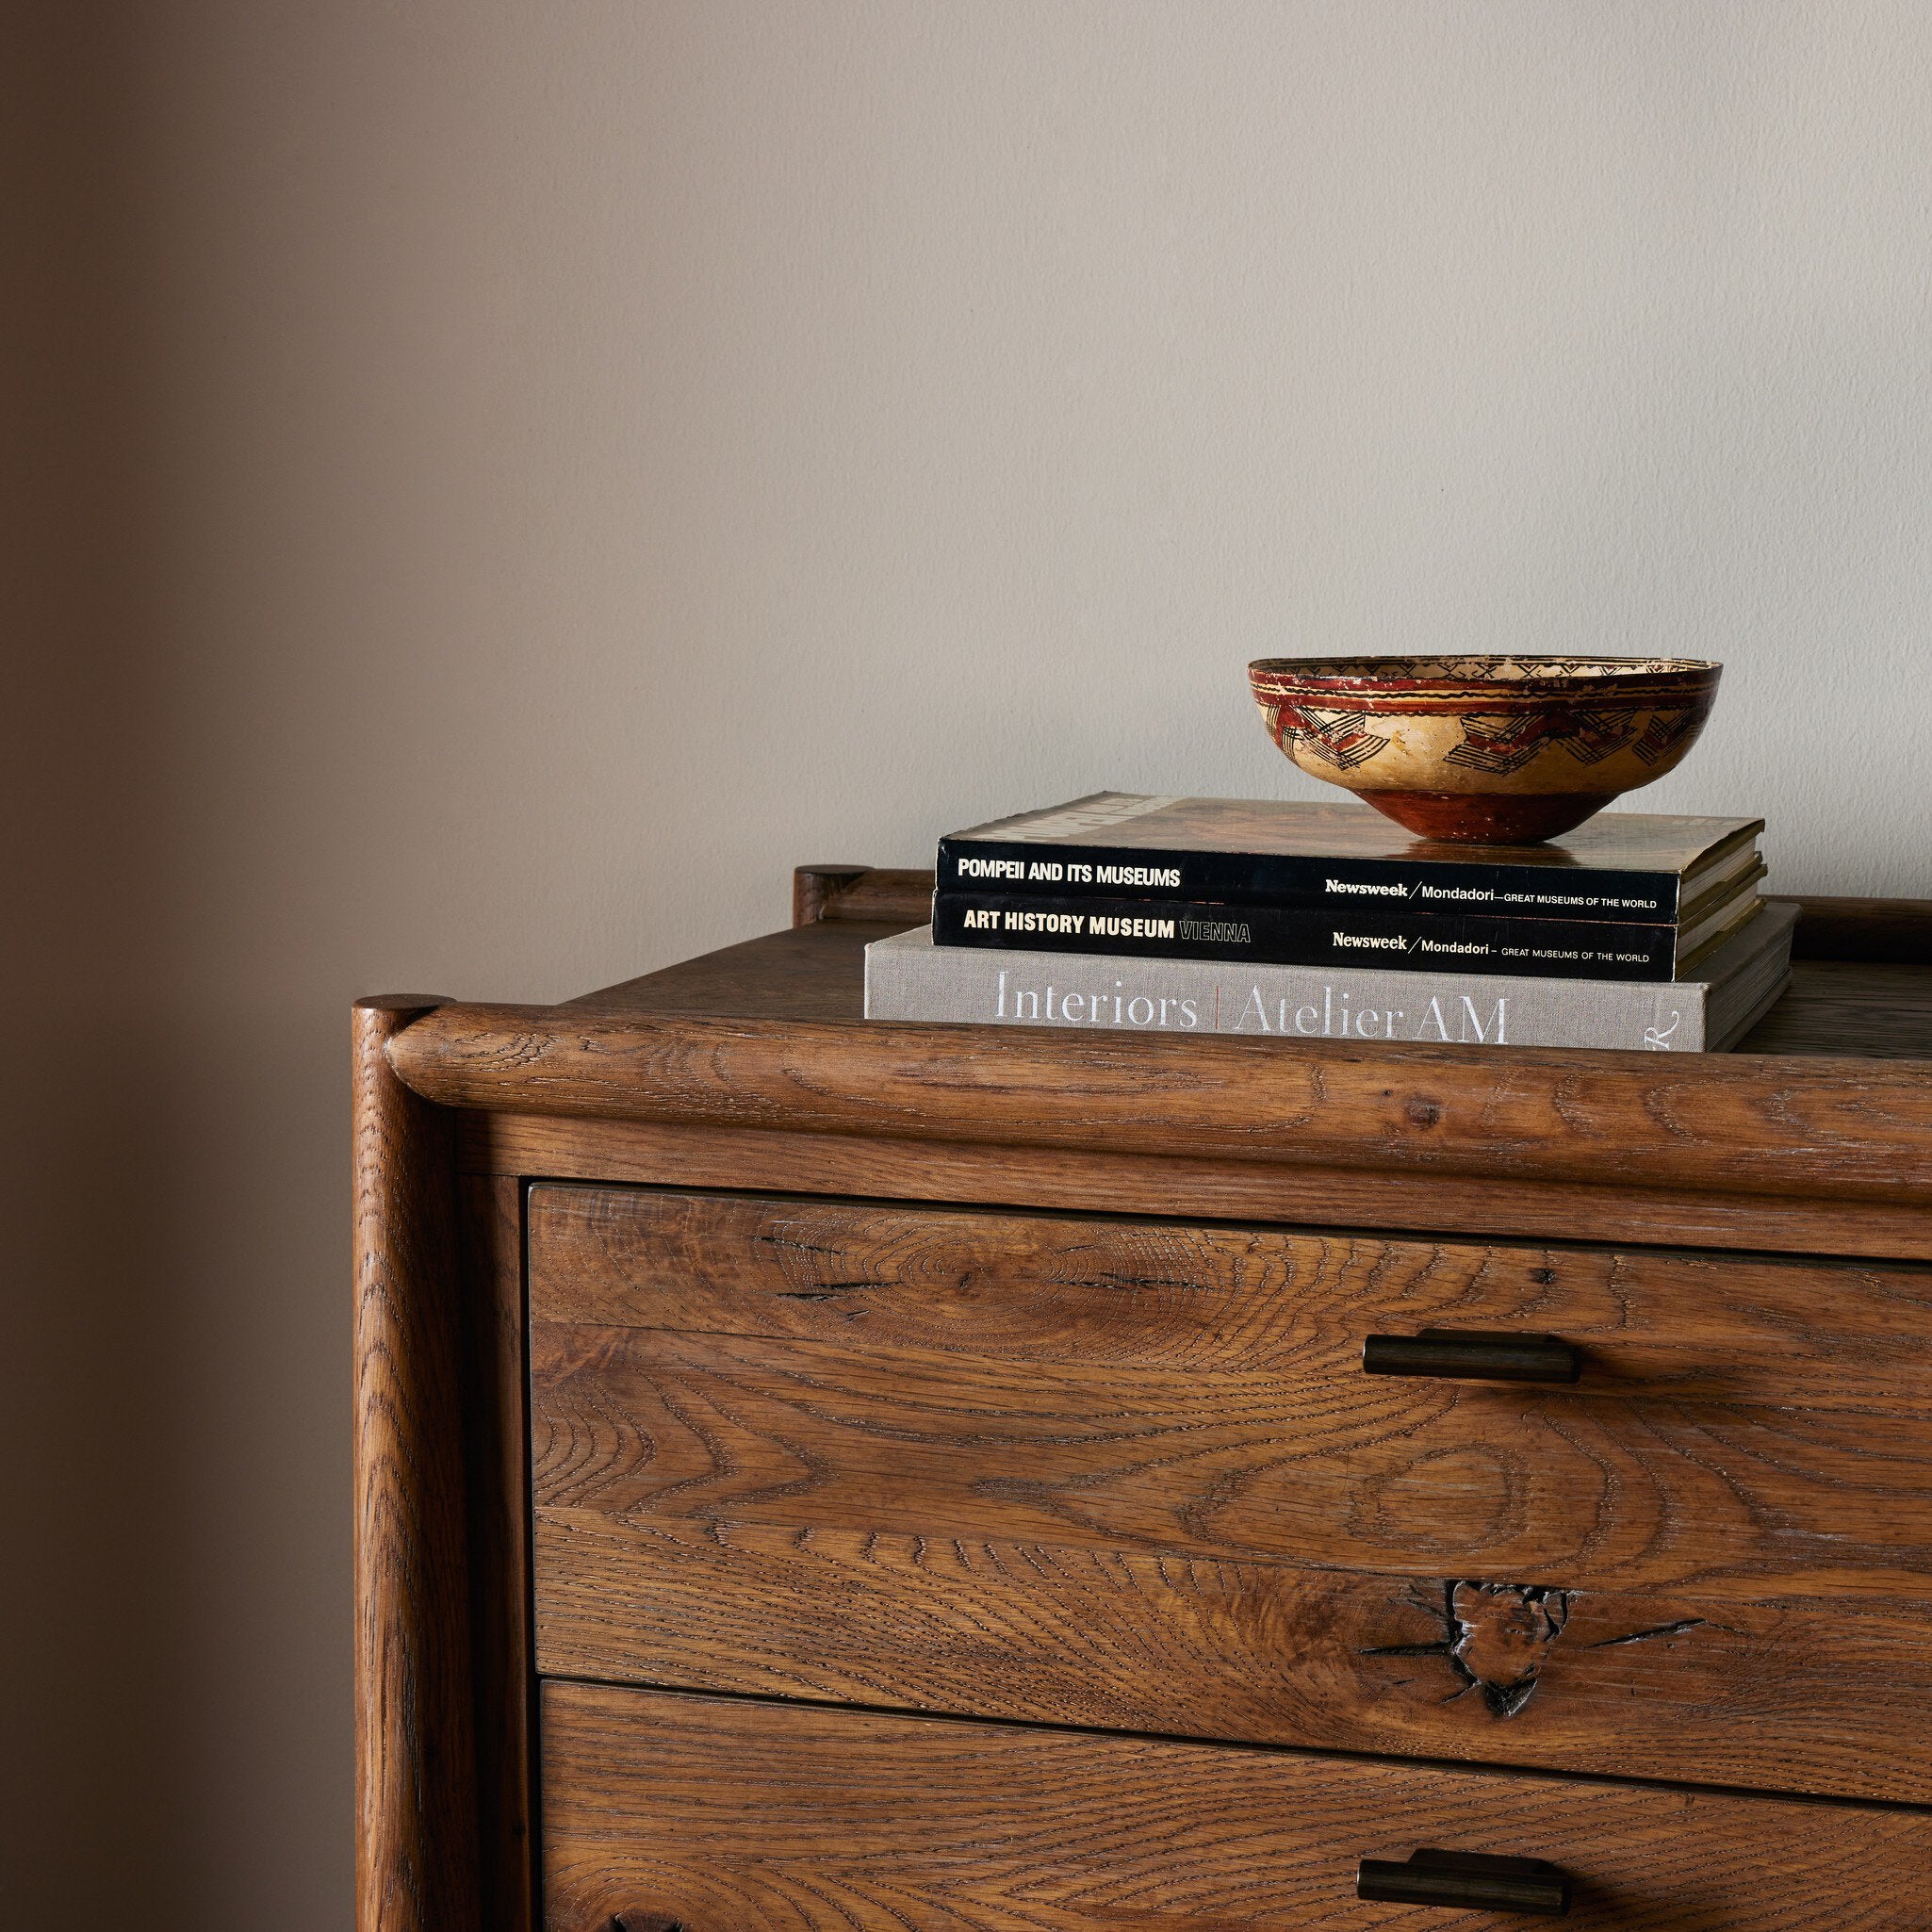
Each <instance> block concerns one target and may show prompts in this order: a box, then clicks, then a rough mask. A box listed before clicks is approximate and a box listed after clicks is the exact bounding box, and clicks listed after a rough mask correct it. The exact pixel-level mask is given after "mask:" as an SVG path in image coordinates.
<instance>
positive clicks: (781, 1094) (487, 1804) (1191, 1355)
mask: <svg viewBox="0 0 1932 1932" xmlns="http://www.w3.org/2000/svg"><path fill="white" fill-rule="evenodd" d="M930 885H931V880H930V876H929V875H919V874H911V873H883V872H871V871H866V870H863V869H861V868H857V867H816V868H808V869H806V870H804V871H802V872H801V873H800V874H799V876H798V881H797V905H796V918H795V923H794V929H793V930H791V931H789V932H785V933H779V934H775V935H773V936H772V937H770V938H768V939H763V940H758V941H753V942H751V943H750V944H747V945H742V946H736V947H732V948H730V949H729V950H727V951H725V952H722V953H717V954H714V955H712V956H711V957H710V958H704V959H700V960H696V961H693V962H691V963H689V964H687V965H683V966H679V967H676V968H673V969H672V970H670V971H668V972H664V973H659V974H652V975H650V976H649V977H647V978H645V979H640V980H636V981H633V982H631V983H630V984H629V985H625V986H620V987H615V988H613V989H611V990H610V991H604V992H600V993H594V994H591V995H589V996H588V997H586V998H583V999H581V1000H576V1001H571V1002H568V1003H566V1004H565V1005H562V1006H556V1007H497V1006H477V1005H463V1004H454V1003H449V1002H437V1001H434V1000H430V999H390V1000H378V1001H370V1002H366V1003H364V1004H363V1005H361V1006H359V1007H357V1009H356V1014H355V1040H356V1061H355V1065H356V1106H357V1116H356V1181H357V1190H356V1427H357V1443H356V1505H357V1593H358V1600H357V1623H356V1645H357V1650H356V1657H357V1678H358V1702H357V1725H358V1748H359V1779H358V1844H359V1855H358V1896H359V1915H360V1916H359V1920H358V1924H359V1926H360V1928H361V1932H378V1928H381V1932H455V1928H463V1932H472V1928H478V1927H482V1928H487V1932H531V1928H532V1927H533V1926H536V1925H543V1926H547V1927H549V1928H551V1932H647V1928H649V1932H672V1928H681V1932H834V1928H836V1932H875V1928H876V1932H888V1928H890V1932H907V1928H916V1932H926V1928H932V1932H941V1928H942V1932H968V1928H972V1932H981V1928H983V1932H1248V1928H1254V1932H1261V1928H1285V1927H1316V1926H1320V1927H1341V1928H1348V1927H1355V1926H1365V1927H1366V1926H1380V1925H1393V1924H1400V1925H1403V1926H1414V1927H1416V1928H1418V1932H1420V1928H1428V1927H1435V1926H1441V1927H1458V1928H1468V1927H1477V1926H1507V1925H1514V1924H1525V1923H1527V1922H1528V1920H1529V1919H1531V1918H1532V1917H1537V1916H1553V1915H1556V1914H1558V1913H1560V1912H1563V1911H1564V1910H1567V1914H1568V1916H1569V1917H1570V1918H1571V1919H1572V1921H1574V1922H1576V1923H1578V1924H1586V1925H1591V1926H1619V1927H1631V1928H1635V1927H1654V1928H1660V1932H1662V1928H1669V1932H1689V1928H1711V1932H1716V1928H1720V1927H1722V1928H1727V1932H1771V1928H1774V1927H1776V1928H1798V1927H1804V1928H1826V1927H1829V1928H1833V1932H1845V1928H1858V1932H1879V1928H1902V1927H1919V1928H1926V1927H1932V1268H1928V1266H1927V1264H1928V1263H1932V909H1927V908H1924V907H1907V906H1898V905H1877V904H1872V903H1866V902H1846V901H1814V902H1809V903H1808V904H1807V906H1806V909H1805V916H1804V918H1803V920H1802V922H1801V925H1800V927H1799V934H1800V939H1799V946H1800V952H1801V954H1802V955H1803V956H1804V957H1803V958H1802V960H1801V962H1800V964H1799V966H1798V968H1797V980H1796V984H1795V986H1794V988H1793V991H1792V993H1791V994H1789V995H1788V996H1787V998H1786V999H1785V1000H1784V1002H1783V1003H1782V1004H1781V1005H1780V1006H1779V1007H1777V1008H1776V1010H1775V1011H1774V1012H1773V1014H1772V1015H1771V1016H1770V1017H1769V1018H1768V1019H1767V1020H1766V1021H1765V1022H1764V1023H1762V1024H1761V1025H1760V1028H1759V1029H1758V1031H1757V1032H1756V1033H1755V1034H1754V1035H1753V1036H1752V1037H1751V1039H1750V1040H1749V1041H1747V1042H1746V1045H1745V1048H1744V1051H1743V1052H1741V1053H1739V1054H1737V1055H1733V1056H1670V1055H1638V1054H1623V1053H1563V1052H1552V1051H1545V1050H1541V1049H1523V1050H1511V1051H1495V1050H1484V1049H1481V1048H1476V1049H1469V1048H1461V1047H1414V1048H1402V1049H1389V1048H1384V1047H1382V1046H1379V1045H1376V1044H1373V1043H1366V1044H1360V1045H1357V1044H1349V1043H1343V1042H1306V1043H1302V1042H1297V1043H1285V1042H1278V1041H1273V1040H1229V1039H1213V1040H1188V1039H1184V1038H1173V1037H1148V1036H1142V1035H1131V1034H1123V1033H1093V1034H1079V1033H1073V1032H1063V1031H1050V1030H1037V1029H1027V1030H1014V1031H994V1030H991V1029H984V1028H973V1027H947V1026H918V1025H880V1024H868V1023H865V1022H864V1021H863V1020H861V1018H860V954H861V949H862V947H863V945H864V944H865V942H866V941H868V940H870V939H872V938H875V937H876V936H878V935H880V934H882V933H885V932H890V931H894V930H899V929H902V928H904V927H905V926H908V925H915V924H918V923H919V922H920V921H921V920H922V918H923V917H924V910H925V908H924V899H925V893H926V892H929V890H930Z"/></svg>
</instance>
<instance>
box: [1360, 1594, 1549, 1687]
mask: <svg viewBox="0 0 1932 1932" xmlns="http://www.w3.org/2000/svg"><path fill="white" fill-rule="evenodd" d="M1570 1596H1571V1592H1569V1591H1567V1590H1556V1589H1551V1588H1549V1587H1548V1586H1547V1585H1545V1584H1541V1583H1486V1582H1482V1581H1480V1580H1475V1579H1471V1578H1454V1577H1451V1578H1447V1579H1445V1580H1444V1581H1443V1584H1442V1596H1441V1599H1440V1601H1435V1600H1433V1599H1432V1598H1429V1597H1425V1596H1416V1595H1413V1594H1412V1595H1410V1596H1407V1597H1405V1598H1402V1599H1400V1600H1401V1601H1404V1602H1407V1603H1409V1604H1412V1605H1414V1607H1415V1608H1416V1609H1417V1610H1420V1611H1423V1612H1425V1613H1428V1614H1429V1615H1430V1616H1433V1617H1434V1618H1435V1619H1436V1621H1437V1622H1438V1623H1440V1624H1441V1626H1442V1630H1443V1634H1442V1636H1441V1637H1440V1638H1439V1639H1438V1640H1437V1641H1436V1642H1435V1643H1433V1644H1384V1645H1374V1646H1372V1647H1371V1648H1368V1649H1365V1650H1364V1651H1363V1652H1362V1653H1361V1654H1362V1655H1363V1656H1365V1657H1440V1658H1441V1659H1443V1661H1444V1662H1446V1663H1448V1665H1449V1668H1450V1670H1451V1671H1453V1672H1454V1673H1455V1675H1456V1676H1457V1677H1459V1678H1461V1679H1462V1683H1461V1685H1460V1686H1459V1687H1458V1688H1457V1689H1455V1690H1453V1691H1451V1692H1450V1693H1449V1695H1448V1696H1447V1697H1445V1698H1444V1699H1443V1700H1442V1701H1443V1702H1444V1703H1445V1704H1453V1703H1454V1702H1455V1701H1456V1700H1457V1699H1458V1698H1459V1697H1466V1696H1467V1695H1469V1693H1470V1692H1471V1691H1475V1692H1478V1693H1480V1694H1481V1695H1482V1704H1483V1708H1484V1709H1485V1710H1487V1711H1488V1712H1489V1714H1490V1715H1491V1716H1492V1717H1496V1718H1510V1717H1514V1716H1515V1715H1516V1714H1517V1713H1518V1712H1519V1711H1522V1710H1523V1709H1524V1707H1525V1706H1526V1705H1527V1704H1528V1703H1529V1702H1530V1700H1531V1697H1533V1696H1534V1695H1536V1685H1537V1682H1538V1679H1539V1678H1540V1677H1541V1674H1542V1670H1543V1666H1544V1664H1545V1663H1547V1662H1548V1660H1549V1654H1550V1652H1551V1650H1552V1649H1553V1648H1554V1647H1555V1645H1556V1643H1557V1640H1558V1639H1559V1638H1560V1637H1561V1636H1562V1635H1563V1632H1564V1625H1565V1624H1566V1623H1567V1622H1568V1621H1569V1614H1570Z"/></svg>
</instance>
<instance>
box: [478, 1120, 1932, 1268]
mask: <svg viewBox="0 0 1932 1932" xmlns="http://www.w3.org/2000/svg"><path fill="white" fill-rule="evenodd" d="M458 1136H459V1150H460V1152H459V1158H460V1160H461V1161H462V1163H463V1165H464V1167H465V1170H466V1171H469V1172H473V1173H479V1174H504V1175H513V1174H514V1175H531V1176H535V1175H549V1176H554V1177H556V1178H559V1179H564V1178H569V1177H573V1176H575V1177H580V1178H582V1179H585V1180H608V1181H628V1182H638V1183H643V1184H647V1185H656V1186H669V1187H729V1188H751V1189H761V1188H762V1189H782V1190H786V1191H791V1192H795V1193H805V1194H817V1193H824V1194H844V1195H852V1194H866V1195H873V1196H876V1197H879V1198H881V1199H898V1200H906V1201H921V1202H958V1203H989V1204H998V1205H1009V1206H1013V1207H1047V1208H1074V1209H1084V1210H1088V1211H1092V1212H1100V1213H1118V1212H1119V1211H1120V1210H1121V1209H1122V1208H1123V1207H1131V1208H1133V1209H1135V1210H1137V1211H1138V1212H1140V1213H1144V1214H1153V1215H1167V1216H1173V1217H1186V1218H1187V1219H1190V1220H1239V1221H1249V1222H1253V1221H1277V1222H1299V1223H1302V1224H1304V1225H1309V1226H1316V1227H1321V1226H1327V1227H1381V1228H1386V1229H1391V1230H1400V1229H1411V1230H1414V1231H1415V1232H1416V1233H1418V1234H1425V1235H1440V1234H1445V1233H1456V1232H1463V1233H1468V1234H1476V1235H1490V1236H1518V1237H1523V1238H1527V1239H1530V1240H1547V1239H1560V1240H1585V1241H1616V1242H1623V1243H1629V1242H1632V1241H1643V1242H1650V1243H1653V1244H1657V1245H1673V1246H1682V1247H1696V1248H1728V1249H1757V1250H1773V1251H1782V1252H1786V1253H1793V1254H1807V1253H1809V1254H1843V1255H1886V1256H1891V1257H1892V1258H1894V1259H1900V1260H1932V1214H1927V1213H1926V1212H1925V1211H1924V1208H1923V1207H1914V1206H1906V1205H1891V1204H1888V1203H1880V1202H1870V1201H1861V1202H1847V1201H1832V1200H1815V1201H1805V1200H1797V1199H1793V1198H1792V1197H1790V1196H1773V1195H1765V1194H1757V1195H1751V1194H1728V1195H1726V1194H1711V1193H1701V1194H1699V1193H1691V1192H1687V1191H1685V1190H1683V1189H1678V1188H1659V1187H1651V1188H1645V1190H1644V1191H1643V1192H1642V1193H1641V1194H1633V1193H1632V1192H1631V1191H1630V1190H1629V1189H1626V1188H1620V1187H1616V1186H1614V1185H1610V1184H1608V1179H1607V1182H1606V1185H1601V1186H1596V1187H1587V1186H1581V1185H1571V1184H1564V1183H1556V1182H1524V1181H1499V1180H1483V1179H1482V1178H1480V1177H1469V1176H1459V1175H1448V1174H1409V1173H1364V1172H1359V1171H1349V1170H1345V1169H1340V1168H1298V1167H1295V1166H1292V1165H1289V1164H1285V1163H1284V1164H1282V1165H1279V1166H1276V1165H1262V1164H1260V1163H1257V1162H1253V1161H1214V1160H1188V1159H1183V1158H1180V1157H1176V1156H1154V1155H1148V1154H1105V1153H1096V1152H1083V1151H1080V1150H1075V1149H1068V1148H1041V1147H1029V1148H1000V1147H991V1146H972V1145H967V1144H965V1143H962V1142H958V1141H930V1140H928V1141H912V1140H865V1139H861V1138H857V1137H855V1136H853V1135H849V1134H797V1133H787V1132H783V1131H767V1130H761V1129H747V1128H730V1127H725V1128H719V1127H689V1126H671V1125H667V1124H664V1123H662V1122H647V1121H574V1120H568V1119H561V1118H560V1119H550V1118H542V1117H536V1116H528V1115H519V1114H479V1113H464V1114H462V1115H461V1116H459V1125H458Z"/></svg>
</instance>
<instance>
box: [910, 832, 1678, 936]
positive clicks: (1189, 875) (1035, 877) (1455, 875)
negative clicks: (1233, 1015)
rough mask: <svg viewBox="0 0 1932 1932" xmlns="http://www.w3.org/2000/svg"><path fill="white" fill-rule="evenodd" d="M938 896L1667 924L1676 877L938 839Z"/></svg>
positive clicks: (1673, 910)
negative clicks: (1196, 902) (1022, 895)
mask: <svg viewBox="0 0 1932 1932" xmlns="http://www.w3.org/2000/svg"><path fill="white" fill-rule="evenodd" d="M937 878H938V885H939V890H940V891H941V892H961V891H963V892H988V891H992V892H1028V893H1035V892H1037V893H1041V894H1045V895H1050V896H1056V897H1063V898H1072V899H1079V898H1089V897H1090V898H1117V899H1132V898H1142V897H1147V898H1174V899H1201V900H1226V901H1230V902H1240V903H1253V904H1257V905H1281V906H1311V907H1312V906H1321V907H1327V908H1329V909H1334V908H1336V907H1339V906H1347V907H1351V908H1355V907H1360V906H1364V905H1370V906H1375V905H1379V906H1382V907H1384V908H1385V909H1386V908H1400V909H1404V910H1407V911H1412V912H1454V911H1463V912H1468V911H1478V912H1489V913H1495V914H1514V915H1521V916H1527V917H1530V918H1536V919H1589V920H1625V921H1630V922H1635V923H1639V924H1657V925H1669V924H1670V923H1672V922H1673V921H1675V919H1676V918H1677V916H1678V885H1679V880H1678V876H1677V875H1676V874H1675V873H1667V872H1612V871H1598V870H1596V869H1594V868H1592V867H1588V866H1568V865H1487V864H1483V863H1482V862H1481V861H1479V860H1457V859H1443V860H1434V859H1430V860H1406V859H1298V858H1292V857H1287V856H1284V855H1280V854H1269V853H1262V852H1187V851H1179V850H1170V849H1160V850H1147V851H1136V850H1134V849H1132V848H1131V847H1126V846H1109V845H1073V844H1032V843H1028V842H1026V841H1024V840H1018V839H1008V840H995V839H951V838H946V839H941V841H940V845H939V862H938V867H937Z"/></svg>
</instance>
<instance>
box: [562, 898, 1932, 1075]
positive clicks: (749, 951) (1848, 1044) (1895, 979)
mask: <svg viewBox="0 0 1932 1932" xmlns="http://www.w3.org/2000/svg"><path fill="white" fill-rule="evenodd" d="M904 930H905V925H904V924H903V922H894V921H890V920H887V921H880V920H865V921H857V920H854V921H839V920H834V921H829V922H826V923H823V924H819V925H807V926H802V927H800V928H798V929H797V930H795V931H791V932H774V933H768V934H766V935H765V936H764V937H762V938H761V939H755V940H747V941H744V942H743V943H741V944H739V945H735V946H726V947H723V948H722V949H721V950H719V951H717V952H715V953H705V954H702V955H700V956H699V957H697V958H692V959H685V960H681V961H680V962H679V964H677V965H675V966H667V967H665V968H664V969H663V971H661V972H658V973H648V974H644V975H643V976H642V977H640V978H637V979H627V980H625V981H623V982H621V983H620V984H618V985H616V986H609V987H604V988H602V989H600V990H599V991H596V992H592V993H585V994H584V995H583V996H582V997H581V998H579V999H574V1000H569V1001H566V1002H565V1004H564V1006H563V1007H560V1008H559V1009H558V1010H559V1011H560V1012H568V1013H581V1014H583V1015H585V1016H586V1017H588V1016H592V1015H596V1016H598V1017H599V1018H601V1017H605V1016H610V1017H613V1018H615V1017H618V1016H622V1015H627V1014H646V1013H664V1014H668V1013H694V1014H705V1015H709V1016H712V1017H714V1018H722V1019H747V1020H767V1021H781V1022H782V1021H833V1022H840V1021H843V1022H851V1021H858V1020H860V1019H861V1018H862V1017H863V1011H864V966H865V948H866V946H867V944H868V943H869V942H870V941H873V940H876V939H883V938H885V937H886V936H887V935H888V934H891V933H893V932H901V931H904ZM876 1024H879V1025H881V1026H885V1025H887V1024H889V1023H885V1022H879V1023H876ZM1737 1052H1738V1054H1741V1055H1778V1056H1806V1057H1812V1056H1820V1055H1825V1056H1833V1057H1853V1058H1866V1059H1893V1060H1895V1059H1922V1060H1927V1061H1932V966H1911V965H1899V964H1894V963H1889V962H1883V961H1872V960H1864V959H1799V960H1796V961H1794V962H1793V968H1792V985H1791V989H1790V991H1788V992H1787V993H1786V994H1785V995H1784V997H1783V998H1782V999H1781V1000H1779V1001H1778V1003H1777V1005H1776V1007H1773V1008H1772V1010H1771V1011H1770V1012H1769V1013H1768V1014H1766V1015H1765V1017H1764V1018H1763V1019H1762V1020H1761V1021H1760V1022H1759V1023H1758V1025H1757V1026H1756V1027H1754V1028H1753V1029H1752V1031H1751V1032H1750V1034H1749V1035H1748V1036H1746V1038H1745V1040H1744V1041H1743V1043H1742V1044H1741V1045H1740V1046H1739V1047H1738V1049H1737Z"/></svg>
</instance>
